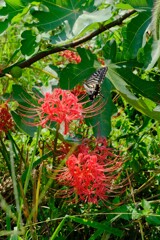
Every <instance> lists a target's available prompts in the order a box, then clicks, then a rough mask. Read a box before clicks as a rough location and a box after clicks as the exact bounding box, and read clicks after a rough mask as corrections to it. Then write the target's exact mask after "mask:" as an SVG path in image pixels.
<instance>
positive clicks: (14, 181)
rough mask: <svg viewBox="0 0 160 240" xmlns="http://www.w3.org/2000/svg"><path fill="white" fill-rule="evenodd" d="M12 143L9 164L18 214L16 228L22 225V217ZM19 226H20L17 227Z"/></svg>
mask: <svg viewBox="0 0 160 240" xmlns="http://www.w3.org/2000/svg"><path fill="white" fill-rule="evenodd" d="M12 144H13V143H12V142H10V146H9V148H10V162H11V174H12V181H13V191H14V197H15V203H16V209H17V213H18V219H19V221H18V224H17V225H18V227H21V224H22V216H21V211H20V203H19V195H18V189H17V179H16V173H15V166H14V165H15V164H14V158H13V155H14V153H13V146H12ZM19 225H20V226H19Z"/></svg>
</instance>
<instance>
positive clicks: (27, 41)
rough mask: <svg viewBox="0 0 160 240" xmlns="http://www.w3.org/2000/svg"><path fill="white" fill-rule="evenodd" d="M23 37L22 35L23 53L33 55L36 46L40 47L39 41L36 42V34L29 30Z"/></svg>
mask: <svg viewBox="0 0 160 240" xmlns="http://www.w3.org/2000/svg"><path fill="white" fill-rule="evenodd" d="M21 37H22V41H21V44H22V46H21V52H22V54H23V55H27V56H30V55H32V54H33V53H34V52H35V50H36V48H37V47H38V43H37V42H36V36H35V35H34V34H33V32H32V31H30V30H27V31H24V32H23V33H22V35H21ZM37 50H38V49H37Z"/></svg>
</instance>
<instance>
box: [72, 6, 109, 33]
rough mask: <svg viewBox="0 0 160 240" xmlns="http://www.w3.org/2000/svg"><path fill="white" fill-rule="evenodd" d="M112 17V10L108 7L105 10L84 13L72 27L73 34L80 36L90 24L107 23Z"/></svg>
mask: <svg viewBox="0 0 160 240" xmlns="http://www.w3.org/2000/svg"><path fill="white" fill-rule="evenodd" d="M111 17H112V9H111V7H108V8H106V9H101V10H99V11H94V12H91V13H89V12H85V13H83V14H82V15H80V16H79V17H78V19H77V20H76V22H75V24H74V26H73V34H74V35H78V34H80V33H81V32H82V31H83V30H84V29H85V28H86V27H88V26H89V25H91V24H93V23H94V24H95V23H98V22H103V21H107V20H108V19H110V18H111Z"/></svg>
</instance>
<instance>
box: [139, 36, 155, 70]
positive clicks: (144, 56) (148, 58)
mask: <svg viewBox="0 0 160 240" xmlns="http://www.w3.org/2000/svg"><path fill="white" fill-rule="evenodd" d="M157 47H158V46H157ZM152 49H153V38H150V39H149V40H148V41H147V43H146V44H145V46H144V47H143V48H140V49H139V50H138V53H137V60H138V62H139V63H142V64H143V66H144V68H147V66H152V67H153V66H154V64H155V62H156V61H157V60H158V58H159V55H158V54H156V55H157V58H156V59H155V57H154V56H153V57H152Z"/></svg>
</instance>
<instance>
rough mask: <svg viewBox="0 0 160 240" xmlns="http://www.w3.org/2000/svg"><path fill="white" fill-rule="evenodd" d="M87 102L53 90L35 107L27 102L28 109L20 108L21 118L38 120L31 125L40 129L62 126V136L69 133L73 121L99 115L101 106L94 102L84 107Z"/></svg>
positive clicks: (58, 89)
mask: <svg viewBox="0 0 160 240" xmlns="http://www.w3.org/2000/svg"><path fill="white" fill-rule="evenodd" d="M88 102H89V101H83V102H82V101H79V99H78V97H77V96H75V95H74V94H73V93H72V92H71V91H70V90H62V89H61V88H55V89H54V90H53V91H52V93H50V92H47V93H46V94H45V96H44V97H43V98H39V99H38V102H37V105H33V104H31V103H29V102H27V104H28V105H29V104H30V107H25V106H20V109H19V110H20V114H21V116H24V117H27V118H37V117H38V118H39V119H38V120H37V121H36V122H34V123H29V124H32V125H37V126H38V125H40V126H42V127H47V126H50V124H51V123H52V122H56V123H58V124H63V125H64V134H67V133H68V132H69V124H70V123H71V122H72V121H73V120H79V121H82V120H83V119H84V118H86V117H92V116H94V115H97V114H99V112H100V110H101V109H102V107H103V105H102V104H101V102H100V101H99V100H98V101H95V102H94V103H93V104H91V105H90V106H87V107H85V105H86V104H87V103H88Z"/></svg>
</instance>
